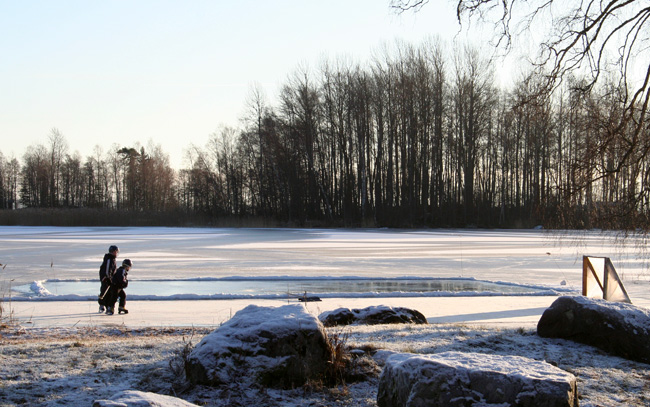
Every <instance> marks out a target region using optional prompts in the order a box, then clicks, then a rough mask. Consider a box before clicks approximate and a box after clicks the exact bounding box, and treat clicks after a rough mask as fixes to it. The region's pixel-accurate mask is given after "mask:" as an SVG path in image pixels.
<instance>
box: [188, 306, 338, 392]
mask: <svg viewBox="0 0 650 407" xmlns="http://www.w3.org/2000/svg"><path fill="white" fill-rule="evenodd" d="M331 358H332V350H331V346H330V345H329V343H328V340H327V336H326V333H325V329H324V328H323V324H321V323H320V321H319V320H318V319H317V318H316V317H314V316H313V315H311V314H309V313H308V312H307V311H306V310H305V307H304V306H302V305H299V304H293V305H285V306H282V307H277V308H272V307H259V306H256V305H249V306H248V307H246V308H244V309H242V310H241V311H239V312H237V313H236V314H235V315H234V316H233V318H231V319H230V320H229V321H227V322H226V323H224V324H223V325H222V326H221V327H219V328H218V329H217V330H215V331H214V332H212V333H210V334H209V335H207V336H206V337H204V338H203V340H201V342H200V343H199V344H198V345H197V346H196V347H195V348H194V349H193V350H192V351H191V353H190V354H189V357H188V358H187V360H186V363H185V372H186V375H187V378H188V379H189V380H190V382H192V383H195V384H206V385H219V384H225V383H230V382H235V381H239V382H241V381H249V380H253V381H255V382H257V383H259V384H263V385H269V386H275V387H295V386H301V385H303V384H304V383H306V382H307V381H308V380H310V379H320V378H321V377H322V375H323V374H324V372H325V371H326V369H327V368H328V362H329V361H330V360H331Z"/></svg>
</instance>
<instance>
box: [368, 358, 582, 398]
mask: <svg viewBox="0 0 650 407" xmlns="http://www.w3.org/2000/svg"><path fill="white" fill-rule="evenodd" d="M377 405H378V406H379V407H398V406H399V407H419V406H432V407H433V406H441V407H442V406H444V407H460V406H463V407H466V406H488V405H489V406H492V405H493V406H518V407H533V406H534V407H556V406H558V407H559V406H577V405H578V397H577V390H576V379H575V377H574V376H573V375H572V374H570V373H567V372H565V371H563V370H561V369H558V368H557V367H555V366H552V365H550V364H548V363H546V362H540V361H536V360H532V359H528V358H524V357H520V356H497V355H486V354H479V353H463V352H444V353H440V354H434V355H414V354H410V353H398V354H395V355H393V356H390V357H389V358H388V359H387V361H386V366H385V367H384V371H383V373H382V375H381V378H380V379H379V391H378V394H377Z"/></svg>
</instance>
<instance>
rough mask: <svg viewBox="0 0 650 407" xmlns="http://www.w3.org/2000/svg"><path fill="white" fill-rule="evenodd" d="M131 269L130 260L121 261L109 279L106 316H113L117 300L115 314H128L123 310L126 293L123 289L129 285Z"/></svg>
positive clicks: (127, 311) (126, 310)
mask: <svg viewBox="0 0 650 407" xmlns="http://www.w3.org/2000/svg"><path fill="white" fill-rule="evenodd" d="M131 267H133V263H132V262H131V260H129V259H124V261H122V266H120V267H119V268H118V269H117V270H115V273H114V274H113V278H112V279H111V288H110V290H109V293H110V295H111V297H110V300H109V301H110V302H109V303H107V306H108V309H107V310H106V313H107V314H108V315H113V313H114V310H115V302H116V301H117V300H118V298H119V304H118V305H119V306H118V308H117V312H118V313H119V314H128V313H129V310H128V309H126V308H125V307H126V293H125V292H124V289H125V288H126V287H128V285H129V270H131Z"/></svg>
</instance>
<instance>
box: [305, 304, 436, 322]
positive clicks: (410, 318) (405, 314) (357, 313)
mask: <svg viewBox="0 0 650 407" xmlns="http://www.w3.org/2000/svg"><path fill="white" fill-rule="evenodd" d="M318 319H320V320H321V322H322V323H323V325H325V326H328V327H329V326H338V325H351V324H365V325H377V324H426V323H427V319H426V318H425V317H424V315H422V313H421V312H419V311H416V310H414V309H410V308H404V307H389V306H386V305H378V306H373V307H367V308H363V309H352V310H350V309H349V308H337V309H335V310H332V311H326V312H323V313H322V314H320V315H319V316H318Z"/></svg>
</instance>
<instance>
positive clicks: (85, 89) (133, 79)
mask: <svg viewBox="0 0 650 407" xmlns="http://www.w3.org/2000/svg"><path fill="white" fill-rule="evenodd" d="M457 32H458V25H457V22H456V19H455V10H454V8H453V4H451V3H450V2H449V1H447V0H438V1H432V2H430V4H429V5H428V6H427V7H425V8H423V9H422V11H420V12H419V13H417V14H412V13H406V14H403V15H401V16H398V15H396V14H395V13H394V12H393V11H391V10H390V9H389V0H322V1H309V0H301V1H298V0H267V1H262V0H259V1H253V0H238V1H220V0H211V1H209V0H188V1H183V2H181V1H168V0H132V1H126V0H114V1H99V0H97V1H92V0H74V1H73V0H69V1H68V0H61V1H52V0H34V1H14V0H0V34H1V35H0V137H1V138H2V143H1V144H0V151H1V152H2V153H3V154H4V156H5V157H12V156H15V157H16V158H19V159H21V158H22V155H23V154H24V152H25V151H26V150H27V147H28V146H29V145H33V144H37V143H41V144H44V145H47V140H48V135H49V134H50V131H51V129H52V128H57V129H59V131H61V133H62V134H63V135H64V136H65V138H66V140H67V141H68V144H69V152H70V153H72V152H74V151H79V153H81V155H82V157H83V158H84V159H85V158H86V157H87V156H89V155H92V154H93V149H94V147H95V146H96V145H101V146H102V147H103V148H104V149H105V150H107V149H108V148H109V147H110V146H111V145H112V144H113V143H118V144H120V145H124V146H131V145H133V144H134V143H135V142H136V141H139V142H140V143H141V144H143V145H146V144H147V143H148V142H149V140H152V141H153V142H154V143H155V144H159V145H161V146H162V148H163V150H164V151H165V152H166V153H168V154H169V155H170V158H171V161H172V165H173V166H174V167H175V168H180V167H181V166H183V165H184V164H183V161H182V157H183V152H184V150H185V149H187V148H188V147H189V146H190V144H191V143H193V144H195V145H198V146H203V145H204V144H205V143H206V142H207V140H208V136H209V135H210V133H213V132H214V131H216V130H217V129H218V128H219V126H220V125H222V124H225V125H229V126H233V127H236V126H238V125H239V118H240V117H241V116H242V114H243V113H244V111H245V102H246V99H247V97H248V95H249V94H250V90H251V88H252V87H253V86H254V85H255V84H259V85H261V87H262V88H263V89H264V91H265V92H266V95H267V97H268V99H269V101H270V102H271V103H272V104H274V103H275V102H276V100H277V98H276V95H277V90H278V88H279V87H280V86H281V85H283V84H284V83H285V82H286V78H287V77H288V76H289V75H291V74H292V73H294V72H295V71H296V70H297V68H298V67H299V66H301V65H307V66H309V67H311V68H313V69H317V68H318V67H319V65H320V63H321V62H322V61H323V60H325V59H335V58H338V57H347V58H348V59H351V60H353V61H355V62H365V61H368V60H369V58H370V55H371V54H372V53H373V51H376V50H377V49H378V48H380V47H381V45H382V44H384V43H389V44H392V43H393V42H394V41H395V40H396V39H401V40H405V41H408V42H410V43H413V44H419V43H421V42H422V41H423V40H424V39H426V38H427V36H436V35H438V36H440V37H441V38H442V39H443V40H446V41H449V43H451V41H452V40H453V37H454V36H455V35H456V34H457Z"/></svg>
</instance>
